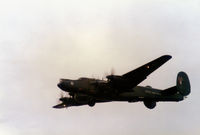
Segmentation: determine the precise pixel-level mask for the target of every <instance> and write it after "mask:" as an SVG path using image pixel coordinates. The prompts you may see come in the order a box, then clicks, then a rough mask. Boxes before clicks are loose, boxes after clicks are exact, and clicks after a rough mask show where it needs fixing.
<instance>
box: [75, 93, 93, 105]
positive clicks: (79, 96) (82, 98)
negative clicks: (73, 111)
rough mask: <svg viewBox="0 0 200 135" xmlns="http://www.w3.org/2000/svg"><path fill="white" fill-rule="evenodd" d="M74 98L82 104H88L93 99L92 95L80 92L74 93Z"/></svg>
mask: <svg viewBox="0 0 200 135" xmlns="http://www.w3.org/2000/svg"><path fill="white" fill-rule="evenodd" d="M74 100H75V101H76V102H77V103H80V104H87V103H88V102H89V101H90V100H91V97H89V96H87V95H85V94H80V93H79V94H74Z"/></svg>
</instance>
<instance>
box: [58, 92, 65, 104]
mask: <svg viewBox="0 0 200 135" xmlns="http://www.w3.org/2000/svg"><path fill="white" fill-rule="evenodd" d="M65 97H66V95H65V93H64V92H62V91H61V92H60V95H59V98H58V99H57V103H58V104H60V103H62V101H61V100H60V99H62V98H65Z"/></svg>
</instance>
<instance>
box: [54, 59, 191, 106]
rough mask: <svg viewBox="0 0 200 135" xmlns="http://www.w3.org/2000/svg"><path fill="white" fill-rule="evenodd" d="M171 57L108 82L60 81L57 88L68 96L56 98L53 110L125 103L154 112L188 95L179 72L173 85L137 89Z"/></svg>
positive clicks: (185, 78) (186, 83)
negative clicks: (158, 107) (135, 104)
mask: <svg viewBox="0 0 200 135" xmlns="http://www.w3.org/2000/svg"><path fill="white" fill-rule="evenodd" d="M171 58H172V57H171V56H170V55H164V56H161V57H159V58H157V59H155V60H153V61H151V62H149V63H147V64H145V65H143V66H141V67H139V68H137V69H135V70H133V71H130V72H128V73H126V74H123V75H121V76H119V75H113V74H111V75H108V76H106V78H107V80H106V81H105V80H99V79H93V78H80V79H78V80H70V79H60V82H59V83H58V85H57V86H58V87H59V88H60V89H61V90H63V91H65V92H67V93H68V94H69V96H68V97H63V96H61V98H60V99H59V100H60V101H61V103H60V104H58V105H55V106H54V107H53V108H66V107H70V106H81V105H89V106H91V107H92V106H94V105H95V103H102V102H112V101H125V102H130V103H131V102H139V101H142V102H144V105H145V106H146V107H147V108H149V109H153V108H154V107H155V106H156V103H157V102H161V101H163V102H165V101H171V102H178V101H182V100H184V98H185V97H186V96H187V95H189V94H190V82H189V78H188V76H187V74H186V73H185V72H179V73H178V76H177V82H176V86H173V87H171V88H167V89H165V90H159V89H155V88H152V87H151V86H146V87H143V86H138V84H139V83H141V82H142V81H143V80H145V79H146V78H147V76H148V75H150V74H151V73H152V72H153V71H155V70H156V69H158V68H159V67H160V66H161V65H163V64H164V63H165V62H167V61H168V60H169V59H171Z"/></svg>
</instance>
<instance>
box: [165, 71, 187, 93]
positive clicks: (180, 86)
mask: <svg viewBox="0 0 200 135" xmlns="http://www.w3.org/2000/svg"><path fill="white" fill-rule="evenodd" d="M190 89H191V88H190V80H189V78H188V76H187V74H186V73H185V72H179V73H178V75H177V80H176V86H173V87H171V88H168V89H166V90H164V91H162V92H161V93H162V94H163V95H173V94H176V93H177V92H179V93H180V94H181V95H182V96H187V95H189V94H190Z"/></svg>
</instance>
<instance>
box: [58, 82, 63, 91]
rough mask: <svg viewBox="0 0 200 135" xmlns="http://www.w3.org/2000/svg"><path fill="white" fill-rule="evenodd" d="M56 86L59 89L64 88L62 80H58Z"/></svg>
mask: <svg viewBox="0 0 200 135" xmlns="http://www.w3.org/2000/svg"><path fill="white" fill-rule="evenodd" d="M57 86H58V87H59V88H60V89H62V90H64V83H63V82H59V83H58V84H57Z"/></svg>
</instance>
